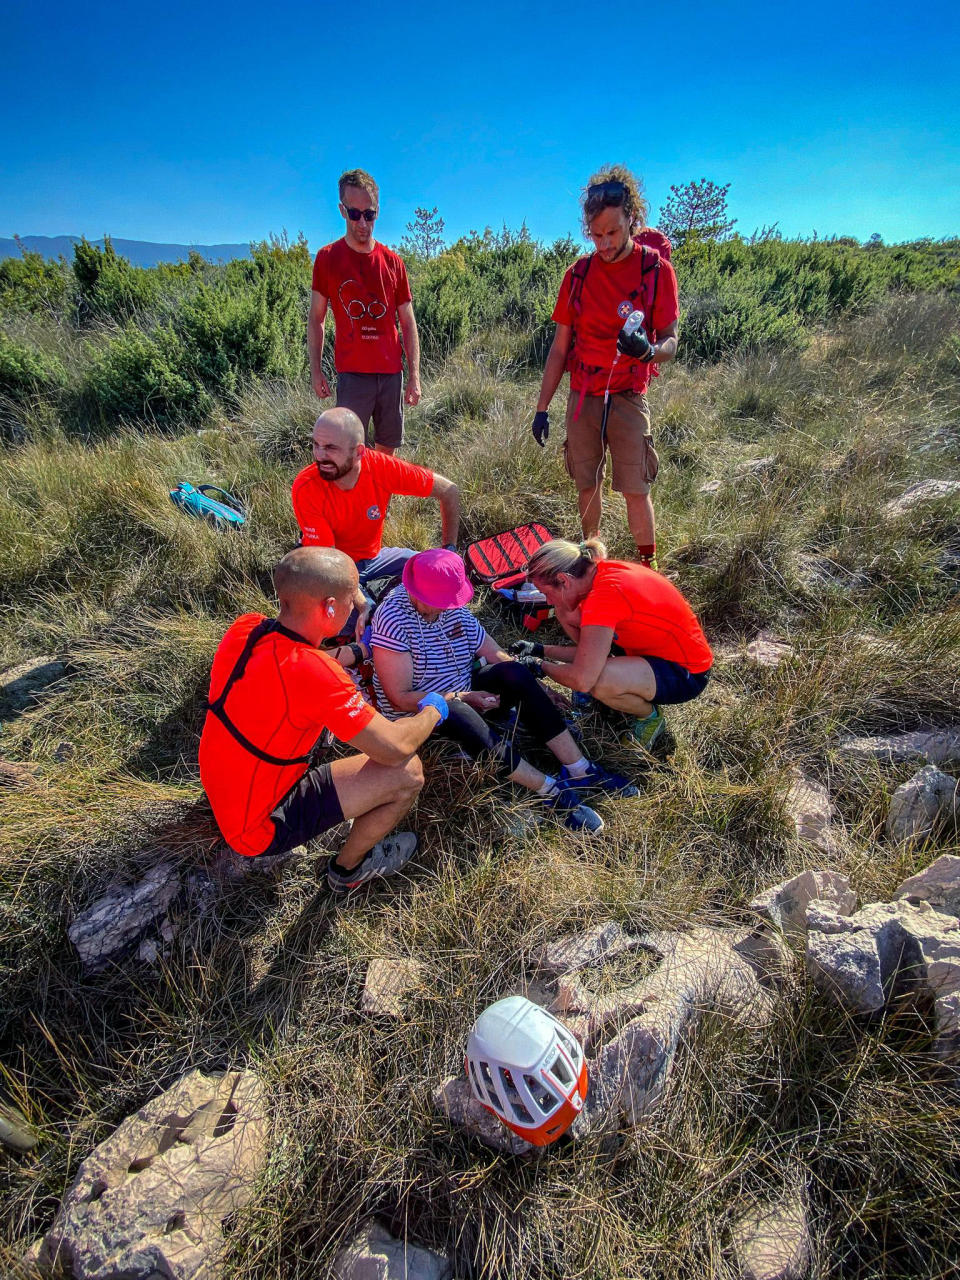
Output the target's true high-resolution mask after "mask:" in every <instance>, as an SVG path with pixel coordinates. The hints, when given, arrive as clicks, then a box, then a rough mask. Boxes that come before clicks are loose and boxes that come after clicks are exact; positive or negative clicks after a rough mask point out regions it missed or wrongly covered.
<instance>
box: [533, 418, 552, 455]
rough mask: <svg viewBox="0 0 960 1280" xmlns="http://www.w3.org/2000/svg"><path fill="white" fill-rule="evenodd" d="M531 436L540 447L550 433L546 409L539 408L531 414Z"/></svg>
mask: <svg viewBox="0 0 960 1280" xmlns="http://www.w3.org/2000/svg"><path fill="white" fill-rule="evenodd" d="M532 429H533V438H534V440H536V442H537V444H538V445H539V446H540V448H541V449H542V448H543V446H544V445H545V444H546V443H547V436H548V435H549V434H550V415H549V413H547V411H546V409H540V410H538V412H537V413H535V414H534V415H533V428H532Z"/></svg>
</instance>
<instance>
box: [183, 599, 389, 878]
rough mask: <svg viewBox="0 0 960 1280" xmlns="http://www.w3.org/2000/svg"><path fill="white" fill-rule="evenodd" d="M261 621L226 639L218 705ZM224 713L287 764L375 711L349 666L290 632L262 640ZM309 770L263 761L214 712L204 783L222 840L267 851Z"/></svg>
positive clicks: (205, 739) (215, 677)
mask: <svg viewBox="0 0 960 1280" xmlns="http://www.w3.org/2000/svg"><path fill="white" fill-rule="evenodd" d="M262 621H263V614H262V613H245V614H243V616H242V617H240V618H238V619H237V620H236V622H235V623H234V624H233V625H232V626H231V627H230V629H229V631H228V632H227V633H226V635H225V636H224V637H223V639H222V640H221V641H220V645H219V648H218V649H217V652H216V655H215V656H214V659H213V670H212V671H211V673H210V701H211V702H213V701H214V700H215V699H216V698H217V697H218V696H219V694H220V692H221V690H222V689H223V686H224V685H225V684H226V682H227V679H228V678H229V676H230V673H231V671H232V670H233V668H234V666H235V665H236V662H237V659H238V658H239V657H240V652H241V650H242V649H243V646H244V644H245V643H246V640H247V637H248V636H249V634H250V632H251V631H252V630H253V628H254V627H256V626H257V625H259V623H261V622H262ZM224 710H225V712H226V714H227V715H228V716H229V718H230V720H231V722H232V723H233V724H235V725H236V726H237V728H238V729H239V730H240V732H241V733H242V734H243V735H244V736H245V737H247V738H249V740H250V741H251V742H252V743H254V744H255V745H256V746H258V747H259V748H260V749H261V751H265V752H267V753H268V754H269V755H272V756H279V757H280V758H281V759H284V760H289V759H291V758H292V757H294V756H305V755H307V754H308V753H309V752H310V750H311V749H312V748H313V746H314V744H315V743H316V741H317V739H318V738H319V737H320V734H321V732H322V731H323V730H324V729H329V730H330V731H331V733H333V734H334V736H335V737H337V738H339V739H340V741H341V742H349V741H350V740H351V739H352V738H355V737H356V736H357V734H358V733H359V732H360V731H361V730H362V729H365V728H366V727H367V725H368V724H369V723H370V721H371V720H372V719H373V717H374V714H375V713H374V709H373V707H371V706H370V705H369V703H366V702H364V700H363V698H362V697H361V696H360V693H359V691H358V689H357V687H356V685H355V684H354V683H353V681H352V680H351V679H350V677H349V676H348V675H347V673H346V672H345V671H344V670H343V668H342V667H340V666H338V664H337V663H336V662H334V660H333V659H332V658H331V657H329V655H328V654H325V653H322V652H321V651H320V650H319V649H315V648H314V647H313V645H311V644H308V643H307V641H306V640H304V639H302V637H300V636H297V635H296V634H295V633H294V632H293V631H288V630H287V629H286V628H281V629H279V630H277V631H271V632H269V633H268V634H267V635H265V636H264V637H263V638H262V639H261V640H259V641H258V642H257V644H256V646H255V648H254V650H253V653H252V654H251V655H250V660H249V662H248V663H247V669H246V671H245V672H244V674H243V675H242V676H241V678H240V679H239V680H238V681H237V682H236V683H235V684H234V686H233V688H232V689H231V690H230V692H229V693H228V694H227V701H226V705H225V707H224ZM307 768H308V766H307V765H306V764H290V765H275V764H267V762H266V761H265V760H258V759H257V757H256V756H254V755H251V753H250V752H249V751H247V750H246V749H245V748H244V747H242V746H241V745H240V743H239V742H237V740H236V738H234V737H233V735H232V734H231V733H230V731H229V730H228V729H227V728H226V726H225V725H224V724H222V723H221V721H220V720H218V719H217V717H216V716H214V715H211V714H210V712H207V718H206V720H205V721H204V725H203V733H202V735H201V738H200V781H201V782H202V783H203V789H204V791H206V793H207V797H208V799H209V800H210V804H211V806H212V808H213V814H214V817H215V818H216V820H217V825H218V826H219V828H220V830H221V832H222V833H223V838H224V839H225V840H226V842H227V844H228V845H229V846H230V848H231V849H235V850H236V852H237V853H243V854H247V855H248V856H252V855H254V854H258V853H263V851H264V849H266V848H267V846H268V845H269V844H270V842H271V840H273V837H274V834H275V832H274V826H273V822H272V821H271V819H270V814H271V813H272V812H273V810H274V809H275V808H276V807H277V805H278V804H279V803H280V801H281V800H282V799H283V797H284V796H285V795H286V794H287V792H288V791H290V790H291V789H292V788H293V787H294V785H295V784H296V783H297V782H299V780H300V779H301V778H302V777H303V775H304V774H305V773H306V771H307Z"/></svg>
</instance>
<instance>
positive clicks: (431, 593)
mask: <svg viewBox="0 0 960 1280" xmlns="http://www.w3.org/2000/svg"><path fill="white" fill-rule="evenodd" d="M403 585H404V586H405V587H406V589H407V594H408V595H411V596H414V597H416V599H417V600H419V601H420V603H421V604H425V605H427V607H428V608H430V609H454V608H456V606H457V605H461V604H466V603H467V601H468V600H472V599H473V587H472V586H471V585H470V583H469V582H468V581H467V573H466V569H465V568H464V565H463V561H462V560H461V558H460V557H459V556H458V555H457V553H456V552H455V551H442V550H435V551H420V552H418V554H417V555H415V556H411V557H410V559H409V560H408V561H407V563H406V564H405V565H404V566H403Z"/></svg>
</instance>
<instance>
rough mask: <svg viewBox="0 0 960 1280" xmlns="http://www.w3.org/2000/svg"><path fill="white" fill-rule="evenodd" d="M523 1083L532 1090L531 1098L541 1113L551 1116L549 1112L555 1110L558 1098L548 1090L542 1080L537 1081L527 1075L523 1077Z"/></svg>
mask: <svg viewBox="0 0 960 1280" xmlns="http://www.w3.org/2000/svg"><path fill="white" fill-rule="evenodd" d="M523 1082H524V1084H525V1085H526V1086H527V1088H528V1089H529V1090H530V1096H531V1097H532V1098H533V1100H534V1102H535V1103H536V1104H537V1106H538V1107H539V1108H540V1110H541V1111H543V1112H545V1113H547V1114H549V1112H551V1111H553V1110H555V1108H556V1105H557V1097H556V1095H555V1094H554V1093H552V1092H551V1091H550V1090H549V1089H548V1088H547V1086H546V1085H545V1084H544V1083H543V1081H542V1080H537V1079H536V1078H535V1077H534V1076H527V1075H525V1076H524V1077H523Z"/></svg>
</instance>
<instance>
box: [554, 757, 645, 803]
mask: <svg viewBox="0 0 960 1280" xmlns="http://www.w3.org/2000/svg"><path fill="white" fill-rule="evenodd" d="M560 785H561V786H562V787H567V788H568V789H569V790H570V791H606V792H607V793H608V794H609V795H613V796H638V795H639V794H640V788H639V787H638V786H637V785H636V784H635V783H633V782H631V781H630V779H629V778H625V777H624V776H623V774H622V773H614V772H613V771H612V770H611V769H605V768H604V767H603V765H602V764H597V763H596V762H595V761H591V762H590V768H589V769H588V770H587V772H586V773H585V774H583V775H582V776H581V777H579V778H571V777H570V774H569V773H568V772H567V766H566V765H564V766H563V768H562V769H561V770H560Z"/></svg>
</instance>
